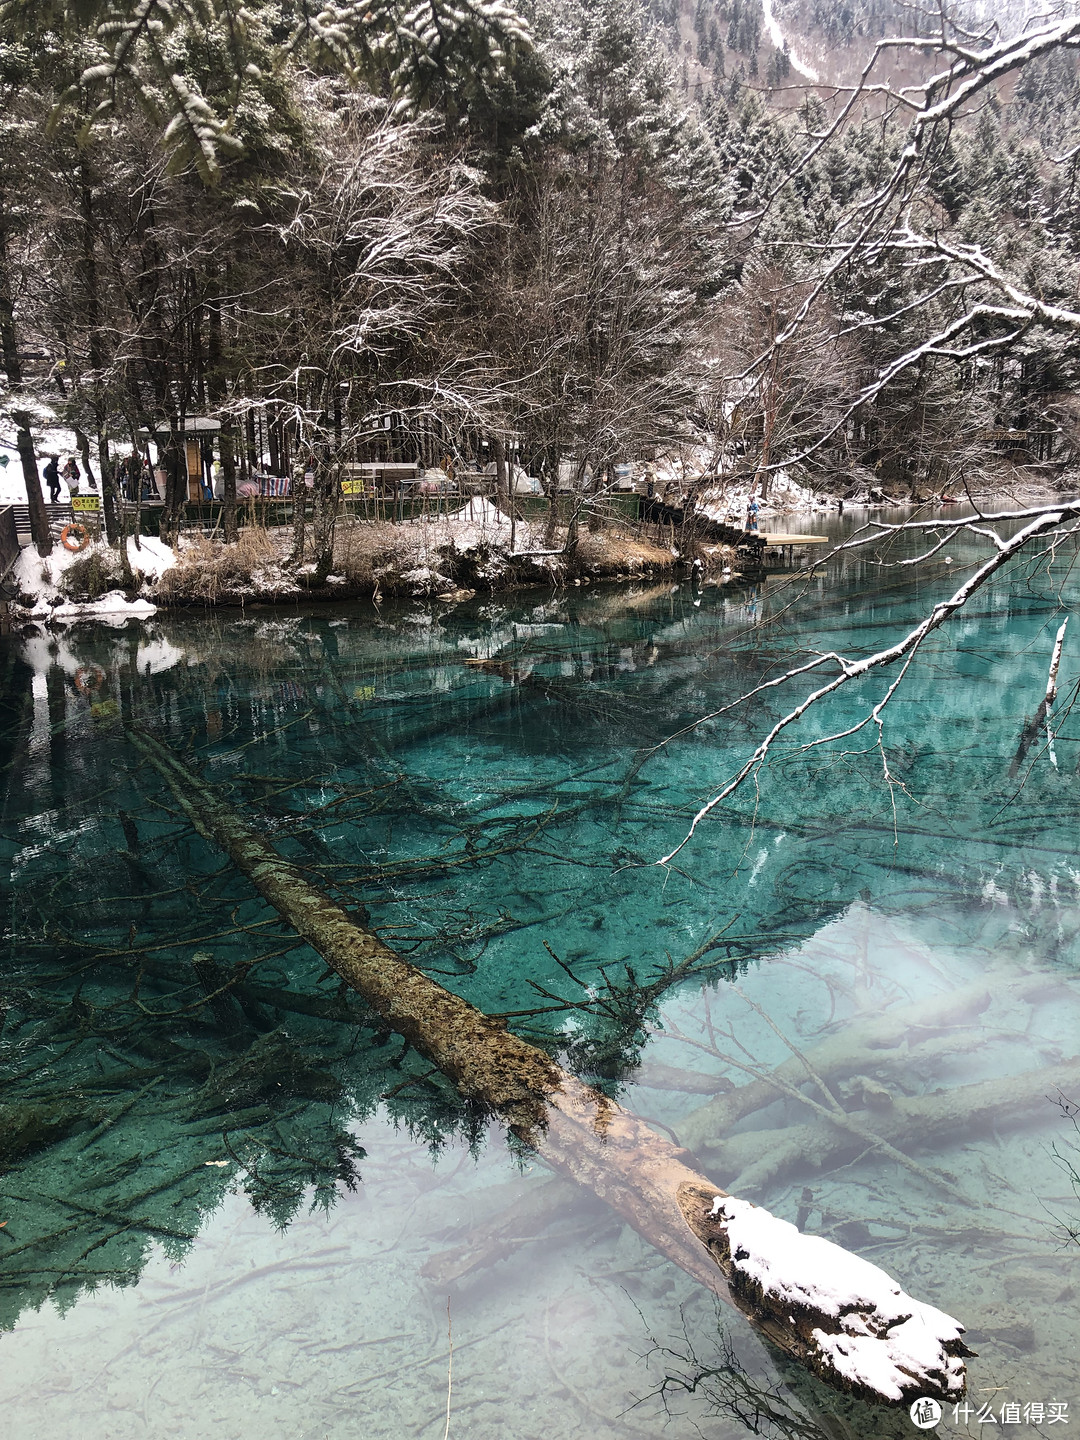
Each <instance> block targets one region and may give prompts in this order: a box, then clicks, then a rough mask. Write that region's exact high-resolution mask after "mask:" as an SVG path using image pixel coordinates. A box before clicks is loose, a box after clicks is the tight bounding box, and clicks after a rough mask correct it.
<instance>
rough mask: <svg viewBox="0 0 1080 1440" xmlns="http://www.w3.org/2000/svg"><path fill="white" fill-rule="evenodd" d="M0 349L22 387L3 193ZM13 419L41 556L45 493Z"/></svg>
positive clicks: (22, 418)
mask: <svg viewBox="0 0 1080 1440" xmlns="http://www.w3.org/2000/svg"><path fill="white" fill-rule="evenodd" d="M0 349H2V351H3V356H4V370H5V372H6V374H7V378H8V385H9V386H10V388H11V389H12V390H18V389H20V388H21V387H22V383H23V373H22V361H21V360H20V359H19V344H18V333H17V331H16V329H15V307H14V302H13V300H12V295H11V279H10V275H9V273H8V258H7V231H6V229H5V228H4V225H3V196H2V195H0ZM11 418H12V419H13V420H14V421H15V425H16V437H15V445H16V448H17V449H18V452H19V460H20V462H21V464H22V472H23V481H24V483H25V485H26V504H27V507H28V508H29V511H30V538H31V539H32V540H33V542H34V544H35V545H36V546H37V552H38V554H39V555H41V556H42V557H44V556H46V555H51V554H52V536H51V535H50V534H49V518H48V516H47V515H46V513H45V497H44V496H43V495H42V493H41V477H40V476H39V475H38V468H37V456H36V455H35V454H34V437H33V435H32V434H31V433H30V416H29V415H28V414H27V412H26V411H25V410H13V411H12V415H11Z"/></svg>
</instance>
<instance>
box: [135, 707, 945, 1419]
mask: <svg viewBox="0 0 1080 1440" xmlns="http://www.w3.org/2000/svg"><path fill="white" fill-rule="evenodd" d="M126 728H127V733H128V737H129V739H130V740H131V743H132V744H133V745H134V746H135V748H136V749H137V750H138V752H139V753H140V754H141V755H143V756H144V757H145V759H147V760H148V761H149V762H150V763H151V764H152V765H153V766H154V768H155V769H156V770H157V771H158V772H159V774H160V775H161V776H162V777H163V778H164V779H165V781H166V782H167V784H168V785H169V787H170V789H171V790H172V792H173V795H174V796H175V798H176V801H177V803H178V804H179V805H180V807H181V809H182V810H183V811H184V813H185V814H186V815H187V816H188V818H189V820H190V821H191V823H192V824H193V825H194V826H195V828H196V829H197V830H198V831H199V833H200V834H201V835H203V836H204V837H205V838H206V839H207V840H209V841H211V842H212V843H213V844H215V845H218V846H220V848H221V849H223V850H224V851H225V852H226V853H227V854H228V855H229V856H230V858H231V859H232V861H233V863H234V864H235V865H236V866H237V868H238V869H239V870H241V871H242V872H243V873H244V874H245V875H246V876H248V878H249V879H250V880H251V882H252V884H253V885H254V886H255V887H256V889H257V890H258V891H259V893H260V894H261V895H262V896H263V897H264V898H265V899H266V900H267V901H268V902H269V903H270V904H271V905H272V906H273V907H274V909H275V910H277V911H278V913H279V914H280V915H281V916H282V917H283V918H284V919H285V920H286V921H288V923H289V924H290V925H291V926H292V927H293V928H294V929H295V930H296V931H297V933H298V934H299V935H301V936H302V937H303V938H304V939H305V940H306V941H307V942H308V943H309V944H310V945H311V946H312V948H313V949H315V950H316V951H317V952H318V953H319V955H321V956H322V958H323V959H324V960H325V961H326V963H327V964H328V965H329V966H330V967H331V969H333V970H334V971H335V972H336V973H337V974H338V975H340V976H341V978H342V979H343V980H344V981H345V982H346V983H347V984H348V985H350V986H351V987H352V988H353V989H354V990H356V991H357V992H358V993H359V994H360V995H361V996H362V997H363V998H364V1000H365V1001H366V1002H367V1003H368V1005H370V1006H371V1008H372V1009H373V1010H375V1011H376V1012H377V1013H378V1014H379V1015H380V1016H381V1017H382V1018H383V1020H384V1021H385V1023H386V1024H387V1025H388V1026H390V1027H391V1028H392V1029H394V1030H396V1031H397V1033H398V1034H400V1035H401V1036H403V1037H404V1038H405V1039H406V1040H407V1041H408V1043H409V1044H410V1045H411V1046H412V1047H413V1048H414V1049H416V1050H417V1051H418V1052H420V1053H421V1054H422V1055H424V1056H426V1057H427V1058H428V1059H429V1060H430V1061H431V1062H432V1063H433V1064H434V1065H436V1066H437V1067H438V1068H439V1070H441V1071H442V1073H443V1074H444V1075H445V1076H446V1077H447V1078H448V1079H449V1080H451V1081H452V1083H453V1084H454V1085H455V1086H456V1087H457V1089H458V1092H459V1093H460V1094H461V1095H462V1096H463V1098H465V1099H466V1100H468V1101H470V1102H473V1103H474V1104H477V1105H479V1106H482V1107H483V1108H484V1109H486V1110H488V1111H490V1112H492V1113H494V1114H496V1115H498V1116H499V1117H500V1118H501V1120H502V1121H503V1122H504V1123H505V1124H506V1125H507V1126H508V1127H509V1128H510V1130H511V1132H512V1133H513V1134H515V1135H516V1136H517V1137H518V1138H519V1139H520V1140H522V1141H523V1142H524V1143H526V1144H527V1145H529V1146H531V1147H532V1148H533V1149H534V1150H535V1151H536V1153H537V1155H538V1156H539V1157H540V1158H541V1159H542V1160H543V1161H544V1162H545V1163H546V1164H548V1165H549V1166H550V1167H551V1168H552V1169H554V1170H556V1171H558V1172H559V1173H561V1174H563V1175H565V1176H568V1177H570V1178H571V1179H573V1180H575V1181H577V1183H578V1184H580V1185H582V1186H584V1187H585V1188H586V1189H588V1190H590V1191H592V1192H593V1193H594V1194H595V1195H597V1196H598V1197H599V1198H600V1199H601V1200H603V1201H605V1202H606V1203H607V1204H608V1205H610V1206H611V1208H612V1209H613V1210H615V1211H616V1212H617V1213H618V1214H619V1215H620V1216H622V1218H623V1219H624V1220H626V1221H627V1222H628V1223H629V1224H630V1225H632V1226H633V1227H634V1229H635V1230H637V1232H638V1233H639V1234H640V1235H642V1236H643V1237H644V1238H645V1239H646V1240H647V1241H648V1242H649V1243H650V1244H651V1245H653V1246H655V1248H656V1249H657V1250H659V1251H660V1252H661V1253H662V1254H663V1255H665V1256H667V1258H668V1259H669V1260H672V1261H673V1262H674V1263H675V1264H676V1265H678V1266H680V1267H681V1268H682V1269H683V1270H684V1271H686V1273H687V1274H688V1275H691V1276H693V1277H694V1278H695V1279H696V1280H698V1281H700V1282H701V1283H702V1284H704V1285H706V1286H708V1287H709V1288H710V1289H712V1290H714V1291H715V1292H716V1293H717V1294H719V1295H720V1296H721V1297H722V1298H724V1299H727V1300H729V1301H730V1302H731V1303H732V1304H734V1305H736V1306H737V1307H738V1308H739V1309H740V1310H741V1311H743V1313H744V1314H746V1315H747V1316H748V1317H749V1318H750V1319H751V1320H752V1321H753V1323H754V1324H755V1325H756V1326H757V1327H758V1329H759V1330H760V1331H761V1332H762V1333H763V1334H764V1335H765V1336H766V1337H767V1338H768V1339H769V1340H770V1341H771V1342H772V1343H773V1344H774V1345H776V1346H777V1347H778V1348H780V1349H781V1350H783V1351H785V1352H786V1353H787V1354H788V1355H791V1356H793V1357H794V1358H795V1359H797V1360H798V1361H800V1362H801V1363H802V1364H804V1365H805V1366H806V1367H807V1368H808V1369H809V1370H811V1371H812V1372H813V1373H815V1374H817V1375H819V1376H820V1377H821V1378H823V1379H824V1380H826V1381H828V1382H829V1383H830V1384H832V1385H834V1386H836V1387H837V1388H838V1389H841V1390H845V1391H849V1392H852V1393H855V1394H859V1395H861V1396H863V1397H864V1398H868V1399H872V1400H876V1401H888V1402H891V1403H894V1404H895V1403H903V1402H909V1401H911V1400H912V1399H914V1398H915V1397H917V1396H919V1395H932V1396H936V1397H938V1398H940V1399H946V1400H948V1399H955V1398H956V1397H958V1396H960V1395H962V1394H963V1391H964V1386H965V1373H964V1364H963V1357H964V1356H966V1355H968V1354H970V1353H971V1352H970V1351H968V1350H967V1349H966V1347H965V1346H964V1344H963V1341H962V1339H961V1336H962V1334H963V1326H962V1325H960V1324H959V1323H958V1322H957V1321H956V1320H954V1319H952V1318H951V1317H950V1316H948V1315H945V1314H943V1313H942V1312H941V1311H940V1310H935V1309H934V1308H933V1307H931V1306H928V1305H924V1304H922V1303H921V1302H920V1301H917V1300H913V1299H911V1298H910V1296H907V1295H905V1294H904V1293H903V1291H902V1290H901V1289H900V1287H899V1286H898V1285H897V1284H896V1283H895V1282H894V1281H893V1280H892V1279H891V1278H890V1277H889V1276H888V1275H886V1274H885V1272H884V1271H882V1270H879V1269H878V1268H877V1267H876V1266H874V1265H870V1264H869V1263H867V1262H866V1261H863V1260H860V1259H858V1258H857V1257H856V1256H853V1255H849V1254H848V1253H847V1252H846V1251H844V1250H841V1249H840V1248H839V1247H838V1246H835V1245H832V1244H830V1243H829V1242H828V1241H825V1240H821V1239H819V1238H816V1237H810V1236H804V1235H801V1234H800V1233H799V1231H797V1230H796V1229H795V1227H794V1226H791V1225H788V1224H786V1222H784V1221H780V1220H777V1219H775V1217H773V1216H771V1215H769V1214H768V1212H767V1211H764V1210H760V1209H758V1208H757V1207H755V1206H751V1205H749V1204H748V1203H747V1202H745V1201H740V1200H736V1199H734V1198H732V1197H729V1196H727V1195H726V1194H725V1193H724V1192H723V1191H722V1190H719V1189H718V1188H717V1187H716V1186H714V1185H712V1184H710V1182H709V1181H708V1180H707V1179H706V1178H705V1177H704V1176H702V1175H700V1174H698V1173H696V1172H695V1171H694V1170H693V1169H692V1168H691V1166H692V1162H693V1157H692V1156H690V1155H689V1154H688V1153H687V1152H686V1151H685V1150H681V1149H679V1148H678V1147H677V1146H675V1145H673V1144H672V1143H671V1142H670V1141H668V1140H665V1139H662V1138H661V1137H660V1136H659V1135H657V1134H656V1133H655V1132H654V1131H653V1130H650V1129H649V1127H648V1126H647V1125H646V1124H645V1123H644V1122H643V1121H641V1120H638V1119H637V1118H635V1117H634V1116H632V1115H629V1114H627V1113H626V1112H625V1111H624V1110H622V1109H621V1108H620V1107H619V1106H618V1105H617V1104H616V1103H615V1102H614V1101H612V1100H609V1099H608V1098H607V1097H606V1096H604V1095H602V1094H601V1093H599V1092H598V1091H596V1090H593V1089H590V1088H589V1087H588V1086H587V1085H584V1084H582V1083H581V1082H580V1081H579V1080H577V1079H576V1078H575V1077H574V1076H572V1075H570V1074H569V1073H568V1072H567V1071H565V1070H563V1069H562V1068H561V1067H560V1066H559V1065H557V1064H556V1063H555V1062H554V1061H553V1060H552V1059H551V1058H550V1057H549V1056H548V1055H546V1054H545V1053H544V1052H543V1051H542V1050H539V1049H537V1048H536V1047H535V1046H533V1045H530V1044H528V1043H526V1042H525V1041H524V1040H521V1039H519V1038H518V1037H517V1036H516V1035H513V1034H511V1033H510V1032H509V1031H508V1030H507V1028H506V1024H505V1022H504V1021H501V1020H498V1019H494V1018H492V1017H491V1016H488V1015H484V1014H483V1013H482V1012H481V1011H479V1010H477V1009H476V1008H475V1007H474V1006H472V1005H470V1004H469V1003H468V1001H466V1000H463V999H462V998H461V997H460V996H458V995H454V994H452V993H451V992H450V991H448V990H444V989H443V988H442V986H441V985H438V984H437V983H436V982H435V981H433V980H431V979H430V978H429V977H428V976H426V975H424V974H423V973H422V972H421V971H420V970H418V969H416V967H415V966H413V965H410V964H409V963H408V962H407V961H406V960H403V959H402V958H401V956H399V955H397V954H396V953H395V952H394V951H393V950H391V949H390V948H389V947H388V946H387V945H385V944H384V943H383V942H382V940H380V939H379V937H378V936H377V935H375V934H374V933H373V932H372V931H370V930H367V929H364V928H363V927H362V926H360V925H359V924H357V923H356V921H355V919H354V918H352V917H351V916H350V915H348V914H347V913H346V912H345V911H344V910H343V909H342V908H341V907H340V906H338V905H336V904H335V903H334V902H333V901H332V900H330V899H329V897H327V896H326V895H323V894H322V893H321V892H320V891H318V890H316V889H315V888H314V887H313V886H312V885H311V884H310V883H309V882H308V881H307V880H306V879H305V878H304V876H303V875H302V874H301V873H300V871H298V870H297V869H296V868H295V867H294V866H293V865H291V864H290V863H289V862H288V861H287V860H286V859H284V858H283V857H282V856H281V855H279V854H278V853H277V851H276V850H274V848H273V847H272V846H271V845H270V844H269V843H268V842H267V841H266V840H265V839H264V838H263V837H262V836H261V835H258V834H256V833H255V831H254V830H253V829H251V828H250V827H249V826H248V825H247V824H245V822H244V821H243V820H242V819H241V818H240V816H238V815H237V814H236V812H235V811H234V810H232V809H231V808H230V807H229V806H227V805H226V804H225V803H224V802H223V801H222V800H221V798H220V797H219V795H218V794H217V793H216V792H215V791H214V790H213V789H212V787H211V786H209V785H207V784H206V783H205V782H204V781H202V780H201V779H200V778H199V777H198V776H197V775H195V774H194V773H193V772H192V771H191V770H189V769H188V768H187V767H186V766H185V765H184V764H183V763H182V762H181V761H180V759H179V758H178V757H177V756H176V755H175V754H174V753H173V752H172V751H171V750H169V749H168V748H167V747H166V746H164V745H162V744H161V743H160V742H159V741H158V740H156V739H154V738H153V737H152V736H151V735H149V734H148V733H147V732H146V731H144V730H143V729H141V728H140V727H138V726H135V725H128V726H127V727H126ZM729 1232H730V1233H729Z"/></svg>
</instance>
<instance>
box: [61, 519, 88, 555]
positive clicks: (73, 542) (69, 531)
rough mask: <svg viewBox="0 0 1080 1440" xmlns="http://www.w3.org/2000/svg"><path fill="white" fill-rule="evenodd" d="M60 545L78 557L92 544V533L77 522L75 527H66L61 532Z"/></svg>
mask: <svg viewBox="0 0 1080 1440" xmlns="http://www.w3.org/2000/svg"><path fill="white" fill-rule="evenodd" d="M60 544H61V545H63V547H64V549H65V550H71V551H73V552H74V554H76V555H77V554H78V553H79V551H80V550H85V549H86V547H87V546H88V545H89V544H90V531H89V530H88V529H87V528H86V526H85V525H80V524H79V522H78V521H77V520H76V521H75V523H74V524H73V525H65V526H64V528H63V530H61V531H60Z"/></svg>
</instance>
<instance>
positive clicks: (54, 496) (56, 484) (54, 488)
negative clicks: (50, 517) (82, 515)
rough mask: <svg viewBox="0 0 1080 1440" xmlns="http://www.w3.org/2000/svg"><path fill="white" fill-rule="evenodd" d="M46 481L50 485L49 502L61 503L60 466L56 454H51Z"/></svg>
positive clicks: (52, 503)
mask: <svg viewBox="0 0 1080 1440" xmlns="http://www.w3.org/2000/svg"><path fill="white" fill-rule="evenodd" d="M44 478H45V483H46V485H48V487H49V504H50V505H59V503H60V467H59V466H58V465H57V463H56V456H55V455H50V456H49V463H48V464H47V465H46V466H45V472H44Z"/></svg>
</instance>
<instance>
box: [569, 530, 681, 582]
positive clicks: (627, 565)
mask: <svg viewBox="0 0 1080 1440" xmlns="http://www.w3.org/2000/svg"><path fill="white" fill-rule="evenodd" d="M671 559H672V556H671V551H670V549H668V548H667V547H666V546H664V545H658V544H657V543H656V542H655V541H654V540H649V539H647V538H646V537H645V536H643V535H634V534H631V533H630V531H628V530H600V531H597V532H593V531H591V530H586V531H584V532H582V534H581V535H580V536H579V537H578V547H577V554H576V556H575V560H576V562H577V568H580V569H583V570H587V571H590V572H599V573H600V574H603V575H621V574H627V575H633V574H635V573H637V572H640V571H643V570H655V569H657V568H659V567H662V566H665V565H670V564H671Z"/></svg>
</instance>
